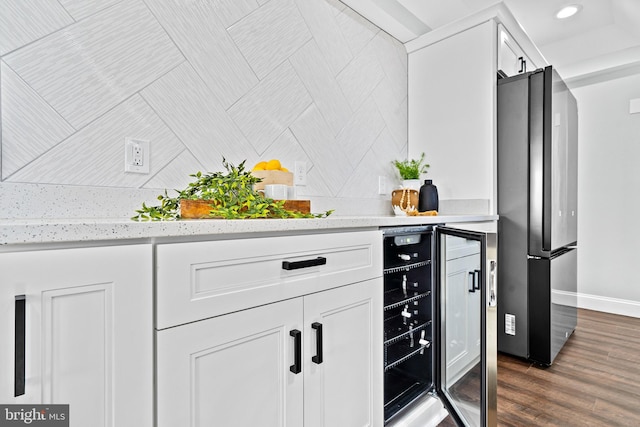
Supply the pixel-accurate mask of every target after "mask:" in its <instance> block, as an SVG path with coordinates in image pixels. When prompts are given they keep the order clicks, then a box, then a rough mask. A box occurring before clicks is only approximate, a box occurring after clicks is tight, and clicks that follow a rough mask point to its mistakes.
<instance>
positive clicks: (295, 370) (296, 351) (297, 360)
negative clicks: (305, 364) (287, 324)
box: [289, 329, 302, 374]
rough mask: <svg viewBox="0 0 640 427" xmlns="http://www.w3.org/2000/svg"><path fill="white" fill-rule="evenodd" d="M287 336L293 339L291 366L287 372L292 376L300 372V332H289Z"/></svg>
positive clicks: (295, 330)
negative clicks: (291, 373)
mask: <svg viewBox="0 0 640 427" xmlns="http://www.w3.org/2000/svg"><path fill="white" fill-rule="evenodd" d="M289 335H290V336H292V337H293V340H294V343H293V352H294V355H293V359H294V361H293V365H291V366H289V370H290V371H291V372H293V373H294V374H299V373H300V372H301V371H302V332H300V331H299V330H297V329H294V330H292V331H289Z"/></svg>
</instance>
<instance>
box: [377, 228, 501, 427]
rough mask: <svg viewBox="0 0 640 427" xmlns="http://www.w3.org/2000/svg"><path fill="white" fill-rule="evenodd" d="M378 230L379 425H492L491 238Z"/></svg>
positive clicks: (493, 318) (478, 234) (449, 232)
mask: <svg viewBox="0 0 640 427" xmlns="http://www.w3.org/2000/svg"><path fill="white" fill-rule="evenodd" d="M480 228H482V227H480ZM382 231H383V238H384V246H383V247H384V346H383V348H384V417H385V424H386V425H387V426H388V427H418V426H419V427H425V426H436V425H437V424H438V423H439V422H440V420H442V419H443V418H444V417H446V416H447V415H450V416H451V418H452V419H453V420H454V421H455V423H456V424H457V425H460V426H478V427H484V426H495V425H496V353H497V351H496V345H497V344H496V343H497V337H496V335H497V334H496V286H497V285H496V282H497V281H496V261H495V260H496V240H497V239H496V234H495V232H493V231H489V232H487V231H478V230H471V229H465V230H461V229H454V228H449V227H444V226H440V225H438V226H430V225H421V226H406V227H389V228H384V229H383V230H382Z"/></svg>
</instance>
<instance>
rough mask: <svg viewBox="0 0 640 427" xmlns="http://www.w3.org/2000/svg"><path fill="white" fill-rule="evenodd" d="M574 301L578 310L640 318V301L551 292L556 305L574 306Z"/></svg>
mask: <svg viewBox="0 0 640 427" xmlns="http://www.w3.org/2000/svg"><path fill="white" fill-rule="evenodd" d="M576 299H577V307H578V308H584V309H587V310H595V311H602V312H605V313H612V314H619V315H621V316H629V317H637V318H640V301H631V300H625V299H620V298H611V297H603V296H600V295H589V294H581V293H577V294H576V293H574V292H565V291H554V292H553V300H554V302H555V303H558V304H563V305H569V306H574V305H576Z"/></svg>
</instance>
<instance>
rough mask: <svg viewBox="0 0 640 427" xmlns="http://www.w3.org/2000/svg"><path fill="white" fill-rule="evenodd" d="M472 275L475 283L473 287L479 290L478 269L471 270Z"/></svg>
mask: <svg viewBox="0 0 640 427" xmlns="http://www.w3.org/2000/svg"><path fill="white" fill-rule="evenodd" d="M473 276H474V278H475V279H474V284H475V289H476V291H479V290H480V270H474V272H473Z"/></svg>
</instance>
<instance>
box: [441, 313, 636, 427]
mask: <svg viewBox="0 0 640 427" xmlns="http://www.w3.org/2000/svg"><path fill="white" fill-rule="evenodd" d="M450 425H452V423H451V420H449V419H447V420H445V421H443V423H441V424H440V426H450ZM498 425H499V426H514V427H515V426H518V427H519V426H562V427H573V426H575V427H582V426H603V427H604V426H606V427H610V426H640V319H638V318H633V317H625V316H617V315H613V314H608V313H601V312H597V311H589V310H582V309H579V310H578V326H577V328H576V331H575V333H574V335H573V336H572V337H571V338H570V339H569V341H568V342H567V344H566V345H565V347H564V348H563V349H562V351H561V352H560V354H559V355H558V357H557V358H556V360H555V361H554V363H553V365H552V366H550V367H548V368H542V367H538V366H536V365H533V364H531V363H530V362H527V361H524V360H521V359H519V358H515V357H512V356H509V355H506V354H498Z"/></svg>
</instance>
